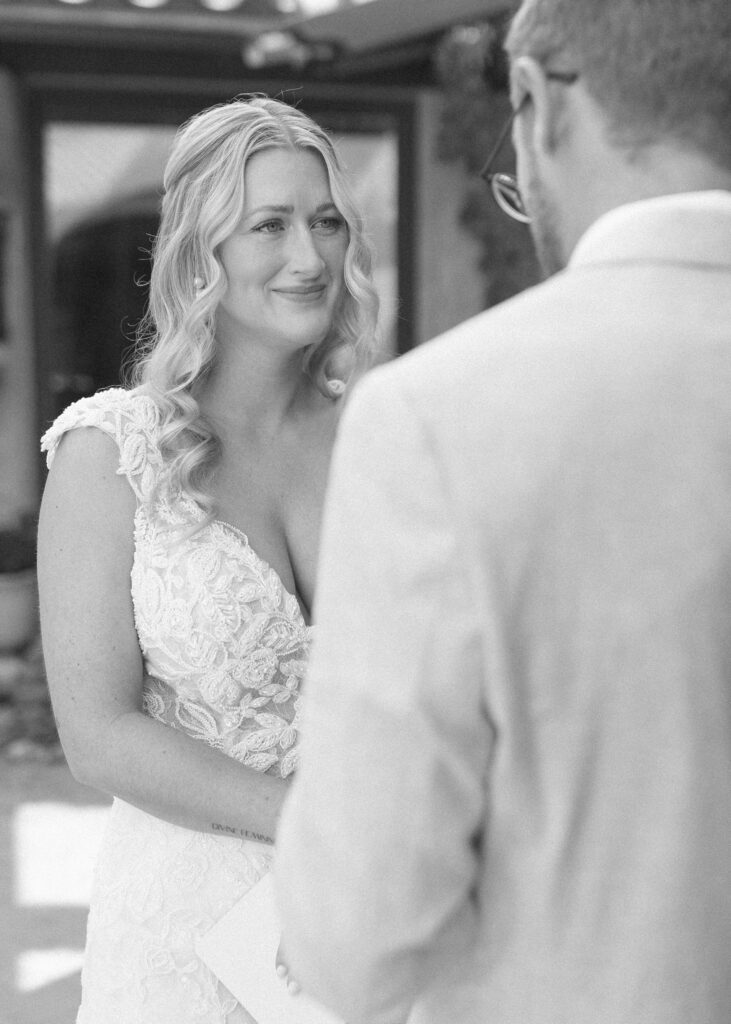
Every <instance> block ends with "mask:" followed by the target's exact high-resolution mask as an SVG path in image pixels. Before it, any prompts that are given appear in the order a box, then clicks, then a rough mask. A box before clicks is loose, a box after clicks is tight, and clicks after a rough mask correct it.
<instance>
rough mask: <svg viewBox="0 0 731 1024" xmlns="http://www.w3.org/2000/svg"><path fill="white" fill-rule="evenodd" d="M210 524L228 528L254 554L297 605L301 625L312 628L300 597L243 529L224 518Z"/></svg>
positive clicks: (214, 520) (213, 520)
mask: <svg viewBox="0 0 731 1024" xmlns="http://www.w3.org/2000/svg"><path fill="white" fill-rule="evenodd" d="M210 525H211V526H222V527H223V528H224V530H228V531H229V532H230V533H231V534H233V536H234V537H235V538H236V539H237V540H238V541H239V542H240V543H241V544H242V546H243V547H245V548H246V550H247V551H249V552H250V553H251V554H252V555H253V556H254V558H255V559H256V560H257V562H258V563H259V565H260V566H262V568H264V569H266V570H268V571H269V572H270V573H272V574H273V575H274V576H275V577H276V579H277V582H278V583H279V586H280V587H281V588H282V590H283V592H284V593H285V594H286V596H287V597H290V598H291V599H292V600H293V601H294V602H295V604H296V605H297V610H298V612H299V616H300V618H301V619H302V625H303V626H304V627H305V629H312V623H310V622H308V621H307V619H306V617H305V612H304V609H303V607H302V602H301V601H300V599H299V598H298V597H297V595H296V594H293V593H292V592H291V590H288V589H287V587H285V585H284V580H283V579H282V577H281V576H280V575H279V573H278V572H277V570H276V569H275V568H274V566H273V565H272V564H271V563H270V562H267V560H266V558H262V557H261V555H260V554H259V553H258V552H257V551H256V550H255V549H254V548H253V547H252V546H251V542H250V540H249V538H248V535H247V534H246V533H244V531H243V530H241V529H239V527H238V526H234V525H233V523H227V522H226V521H225V519H212V520H211V523H210Z"/></svg>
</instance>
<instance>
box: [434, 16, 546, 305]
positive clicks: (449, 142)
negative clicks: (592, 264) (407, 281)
mask: <svg viewBox="0 0 731 1024" xmlns="http://www.w3.org/2000/svg"><path fill="white" fill-rule="evenodd" d="M505 24H506V23H505V21H504V20H502V21H497V22H481V23H479V24H475V25H461V26H458V27H456V28H454V29H452V30H451V31H450V32H448V33H446V35H445V36H444V37H443V39H442V41H441V43H440V45H439V46H438V48H437V51H436V54H435V63H436V70H437V75H438V78H439V82H440V84H441V86H442V91H443V96H444V106H443V110H442V117H441V124H440V131H439V136H438V141H437V156H438V157H439V159H441V160H444V161H445V162H452V161H460V162H461V163H462V165H463V166H464V169H465V171H466V173H467V175H468V176H469V178H470V179H471V180H472V182H473V184H470V186H469V187H468V190H467V193H466V195H465V198H464V202H463V204H462V208H461V211H460V223H461V224H462V225H463V227H464V228H465V229H466V230H467V231H468V232H469V233H470V234H471V235H473V236H474V237H476V238H477V239H478V240H479V241H480V243H481V247H482V255H481V257H480V263H479V266H480V270H481V271H482V272H483V273H484V275H485V305H486V306H492V305H495V303H497V302H502V301H503V300H504V299H507V298H509V297H510V296H512V295H515V294H516V293H517V292H520V291H522V290H523V289H524V288H527V287H528V286H530V285H531V284H534V283H535V282H536V281H537V280H538V269H537V266H536V260H535V254H534V251H533V245H532V241H531V238H530V233H529V231H528V230H527V229H526V228H525V226H524V225H521V224H518V223H517V222H513V221H511V220H510V219H509V218H507V217H506V216H505V214H504V213H502V211H501V210H500V209H499V208H498V207H497V206H496V204H495V202H494V200H493V198H492V195H491V193H490V190H489V188H488V187H487V186H486V185H485V183H484V182H483V181H482V180H481V179H480V178H479V177H478V174H479V171H480V169H481V168H482V167H483V165H484V163H485V159H486V157H487V155H488V153H489V152H490V150H491V149H492V147H493V145H494V143H495V139H496V138H497V135H498V133H499V132H500V129H501V128H502V126H503V125H504V123H505V121H506V120H507V119H508V117H509V116H510V102H509V99H508V92H507V88H508V62H507V56H506V54H505V51H504V49H503V46H502V40H503V38H504V32H505ZM499 169H500V170H506V171H513V170H514V157H513V154H512V150H511V147H510V145H509V144H508V145H506V146H505V150H504V153H502V154H501V157H500V164H499Z"/></svg>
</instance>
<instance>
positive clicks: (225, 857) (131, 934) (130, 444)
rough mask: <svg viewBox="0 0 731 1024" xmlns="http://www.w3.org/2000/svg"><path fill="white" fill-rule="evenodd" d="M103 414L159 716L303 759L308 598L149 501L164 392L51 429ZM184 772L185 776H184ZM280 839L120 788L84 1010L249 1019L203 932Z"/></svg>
mask: <svg viewBox="0 0 731 1024" xmlns="http://www.w3.org/2000/svg"><path fill="white" fill-rule="evenodd" d="M90 426H91V427H97V428H99V429H100V430H103V431H104V432H105V433H106V434H108V435H109V436H110V437H112V438H113V439H114V440H115V442H116V443H117V446H118V448H119V468H118V470H117V472H118V473H120V474H123V475H124V476H125V477H126V478H127V480H128V481H129V483H130V486H131V487H132V489H133V491H134V493H135V495H136V497H137V511H136V515H135V527H134V529H135V554H134V564H133V568H132V575H131V583H132V601H133V605H134V614H135V624H136V628H137V633H138V636H139V641H140V647H141V649H142V653H143V655H144V662H145V669H146V671H147V673H149V675H150V677H152V678H151V679H150V681H149V682H148V683H147V684H146V687H145V691H144V708H145V711H146V712H147V714H149V715H150V716H151V717H152V718H156V719H158V720H159V721H160V722H164V723H166V725H168V726H170V727H171V728H174V729H181V730H183V731H184V732H186V733H188V735H190V736H193V737H195V738H196V739H197V740H199V741H200V742H203V743H209V744H210V745H211V746H213V747H216V748H217V749H219V750H221V751H223V752H224V753H226V754H228V755H229V756H230V757H234V758H236V759H237V760H238V761H240V762H241V763H242V764H245V765H249V766H250V767H251V768H254V769H256V770H257V771H261V772H269V773H272V774H276V775H281V776H287V775H289V774H290V773H291V772H292V771H293V770H294V767H295V760H296V738H297V724H298V718H297V716H298V700H299V686H300V681H301V679H302V675H303V672H304V667H305V659H306V656H307V651H308V646H309V642H310V627H308V626H306V625H305V622H304V620H303V618H302V614H301V611H300V608H299V605H298V603H297V600H296V598H295V597H294V596H293V595H292V594H289V593H288V592H287V591H286V590H285V589H284V586H283V584H282V582H281V580H280V579H279V577H278V576H277V574H276V573H275V572H274V570H273V569H272V568H271V567H270V566H268V565H267V564H266V563H265V562H264V561H262V559H261V558H259V557H258V556H257V554H256V553H255V552H254V551H253V550H252V548H251V547H250V546H249V543H248V541H247V539H246V537H245V536H244V535H243V534H242V533H241V532H240V531H238V530H236V529H235V528H233V527H231V526H229V525H227V524H226V523H222V522H213V523H210V524H209V525H207V526H205V527H204V528H203V529H201V530H200V531H198V532H194V533H192V535H191V533H190V531H187V533H186V531H182V532H181V531H179V530H175V529H171V527H175V526H179V525H180V524H185V523H187V524H191V523H194V522H195V521H196V520H197V521H200V520H201V519H202V518H203V513H202V511H201V509H200V508H199V507H198V506H197V505H196V504H195V503H194V502H193V501H192V500H191V499H190V498H188V497H187V496H185V495H180V494H171V493H167V494H165V493H163V494H161V495H160V496H159V497H158V498H156V500H155V502H154V504H151V503H150V501H149V498H150V495H151V493H152V488H153V484H154V483H155V481H156V480H157V478H158V474H159V470H160V467H161V465H162V459H161V455H160V450H159V447H158V443H157V435H158V414H157V409H156V406H155V404H154V402H153V401H152V399H151V398H149V397H148V396H145V395H143V394H141V393H139V392H135V391H124V390H122V389H119V388H115V389H110V390H108V391H103V392H100V393H99V394H97V395H95V396H93V397H91V398H85V399H82V400H81V401H79V402H76V403H75V404H74V405H72V406H70V407H69V408H68V409H66V410H65V412H63V413H62V415H61V416H59V417H58V419H57V420H56V421H55V423H54V424H53V425H52V427H51V428H50V429H49V430H48V431H47V433H46V434H45V435H44V437H43V440H42V446H43V448H44V450H46V451H47V452H48V461H49V464H50V462H51V461H52V459H53V456H54V453H55V450H56V446H57V444H58V442H59V440H60V439H61V437H62V436H63V434H64V433H65V432H66V431H68V430H72V429H74V428H76V427H90ZM180 784H181V786H184V785H185V779H184V778H181V780H180ZM269 866H270V851H269V848H268V847H265V846H262V845H261V844H258V843H254V842H249V841H246V840H238V839H230V838H225V837H219V836H216V835H209V834H207V833H199V832H193V831H190V830H188V829H184V828H179V827H177V826H175V825H170V824H168V823H167V822H164V821H161V820H160V819H158V818H154V817H152V816H150V815H149V814H146V813H144V812H143V811H141V810H138V809H137V808H135V807H132V806H131V805H130V804H127V803H125V802H123V801H121V800H115V801H114V804H113V806H112V809H111V812H110V821H109V825H108V828H107V830H106V834H105V837H104V840H103V843H102V847H101V851H100V855H99V859H98V863H97V867H96V873H95V879H94V888H93V894H92V902H91V908H90V913H89V922H88V932H87V947H86V957H85V964H84V969H83V973H82V1004H81V1008H80V1010H79V1016H78V1020H77V1024H250V1022H251V1020H252V1018H251V1017H250V1016H249V1014H248V1013H247V1012H246V1010H245V1009H244V1008H243V1007H242V1006H241V1005H240V1004H239V1003H238V1002H237V1001H236V1000H235V999H234V998H233V996H232V995H231V994H230V992H228V990H227V989H225V988H224V987H223V985H221V984H220V983H219V982H218V981H217V979H216V978H215V977H214V976H213V975H212V974H211V972H210V971H209V970H208V969H207V968H206V967H205V965H204V964H203V963H202V962H201V960H200V959H199V958H198V957H197V955H196V953H195V949H194V943H195V940H196V938H197V937H198V936H200V935H202V934H204V933H205V932H206V931H207V930H208V929H209V928H210V927H211V926H212V925H213V924H214V923H215V922H216V921H218V920H219V919H220V918H221V917H222V916H223V915H224V914H225V913H226V912H227V911H228V910H229V908H230V907H231V906H233V904H234V903H235V902H236V901H237V900H238V899H239V898H240V897H241V896H242V895H243V894H244V893H245V892H246V891H247V889H249V888H250V887H251V886H252V885H253V884H254V883H255V882H256V881H257V880H258V879H259V878H261V876H262V875H263V874H264V873H265V872H266V871H267V870H268V869H269Z"/></svg>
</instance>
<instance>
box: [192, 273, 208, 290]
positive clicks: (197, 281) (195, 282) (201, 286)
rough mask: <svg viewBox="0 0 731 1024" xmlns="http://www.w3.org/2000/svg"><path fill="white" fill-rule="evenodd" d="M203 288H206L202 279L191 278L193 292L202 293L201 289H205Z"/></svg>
mask: <svg viewBox="0 0 731 1024" xmlns="http://www.w3.org/2000/svg"><path fill="white" fill-rule="evenodd" d="M205 286H206V282H205V281H204V280H203V278H202V277H194V278H193V287H194V288H195V290H196V291H197V292H202V291H203V289H204V288H205Z"/></svg>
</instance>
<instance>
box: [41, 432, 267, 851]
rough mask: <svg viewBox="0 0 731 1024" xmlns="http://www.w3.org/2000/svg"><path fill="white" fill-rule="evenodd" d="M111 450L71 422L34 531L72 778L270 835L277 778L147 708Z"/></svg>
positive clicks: (198, 821) (126, 515) (202, 821)
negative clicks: (172, 725)
mask: <svg viewBox="0 0 731 1024" xmlns="http://www.w3.org/2000/svg"><path fill="white" fill-rule="evenodd" d="M117 465H118V452H117V450H116V446H115V445H114V443H113V442H112V441H111V439H110V438H108V437H106V436H105V435H104V434H102V433H101V432H100V431H98V430H95V429H93V428H86V429H79V430H74V431H71V432H70V433H69V434H67V435H66V436H65V437H64V439H63V441H62V442H61V444H60V446H59V449H58V452H57V453H56V457H55V459H54V463H53V468H52V469H51V472H50V473H49V477H48V481H47V483H46V489H45V493H44V496H43V502H42V506H41V516H40V524H39V533H38V583H39V592H40V607H41V628H42V636H43V652H44V657H45V662H46V672H47V675H48V683H49V688H50V691H51V698H52V701H53V708H54V712H55V715H56V720H57V723H58V730H59V735H60V738H61V742H62V744H63V749H64V752H65V754H66V758H67V761H68V764H69V767H70V769H71V771H72V773H73V775H74V776H75V778H76V779H78V781H79V782H82V783H84V784H85V785H88V786H93V787H95V788H96V789H100V790H103V791H104V792H106V793H110V794H112V795H114V796H119V797H121V798H122V799H124V800H127V801H128V802H129V803H132V804H134V805H136V806H137V807H140V808H142V809H143V810H145V811H148V812H149V813H150V814H154V815H156V816H157V817H160V818H163V819H165V820H166V821H170V822H173V823H174V824H177V825H183V826H185V827H187V828H192V829H196V830H198V831H204V832H214V833H216V834H219V835H232V836H243V837H248V838H251V839H257V840H260V841H265V842H273V841H274V835H275V830H276V822H277V819H278V817H279V811H280V807H281V804H282V801H283V799H284V795H285V793H286V790H287V783H286V782H284V781H283V780H281V779H277V778H273V777H272V776H269V775H264V774H262V773H261V772H257V771H255V770H254V769H251V768H247V767H244V766H243V765H241V764H239V763H238V762H237V761H235V760H234V759H232V758H230V757H227V756H226V755H225V754H222V753H220V752H219V751H217V750H214V749H213V748H212V747H209V746H208V745H207V744H205V743H202V742H200V741H198V740H195V739H192V738H191V737H189V736H187V735H185V733H183V732H180V731H178V730H176V729H172V728H169V727H168V726H166V725H164V724H162V723H160V722H157V721H155V720H153V719H151V718H149V717H147V716H146V715H145V714H144V713H143V711H142V680H143V673H144V669H143V663H142V655H141V653H140V648H139V644H138V640H137V634H136V632H135V627H134V618H133V610H132V599H131V595H130V571H131V568H132V559H133V552H134V541H133V520H134V512H135V498H134V494H133V493H132V490H131V489H130V487H129V484H128V483H127V481H126V480H125V478H124V477H123V476H120V475H118V474H117V472H116V469H117Z"/></svg>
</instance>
